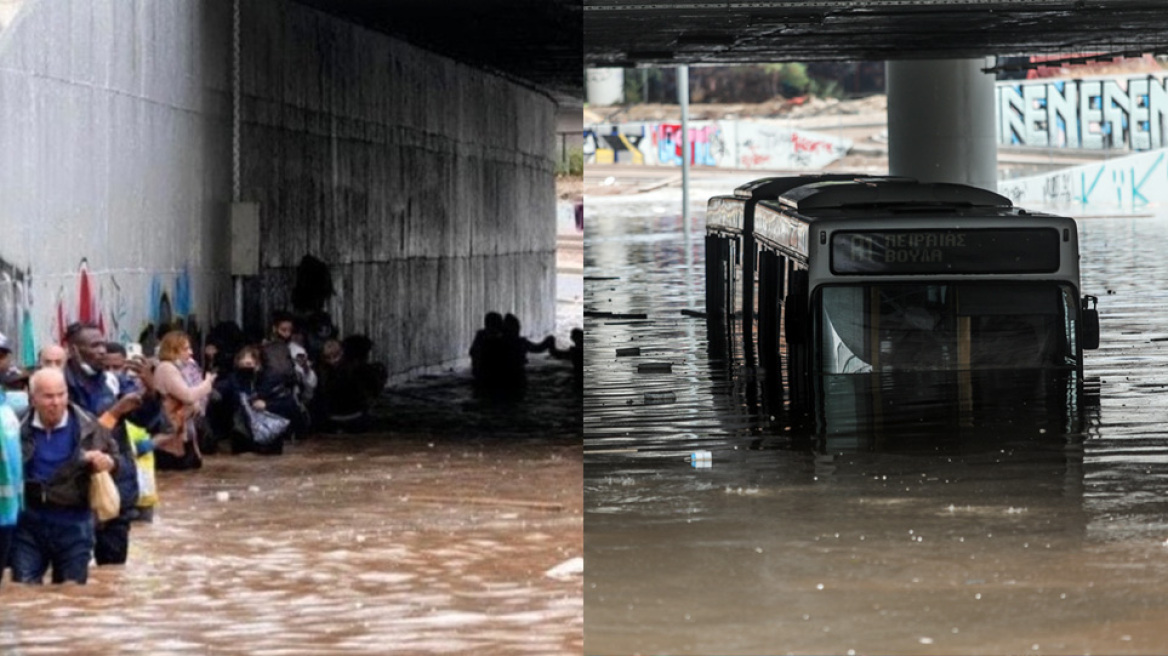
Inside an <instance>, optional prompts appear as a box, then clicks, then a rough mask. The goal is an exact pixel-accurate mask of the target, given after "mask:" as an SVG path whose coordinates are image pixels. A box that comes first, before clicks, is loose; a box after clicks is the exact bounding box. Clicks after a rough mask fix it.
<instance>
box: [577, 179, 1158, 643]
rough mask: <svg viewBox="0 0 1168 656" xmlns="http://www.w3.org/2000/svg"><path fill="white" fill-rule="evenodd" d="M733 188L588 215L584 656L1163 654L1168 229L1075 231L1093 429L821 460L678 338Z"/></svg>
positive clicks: (1142, 223) (1018, 423)
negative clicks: (712, 213)
mask: <svg viewBox="0 0 1168 656" xmlns="http://www.w3.org/2000/svg"><path fill="white" fill-rule="evenodd" d="M734 182H737V181H734ZM732 187H733V182H726V183H725V185H724V186H717V187H714V188H712V189H702V190H699V191H698V192H696V193H695V196H694V203H695V207H697V208H698V209H697V210H696V211H695V216H694V232H693V240H692V244H691V250H690V252H689V253H688V256H687V253H686V250H685V247H684V240H683V237H682V231H681V225H680V219H679V218H678V213H679V211H678V204H677V199H676V197H675V196H674V195H670V194H668V193H663V192H654V193H652V194H648V195H641V196H625V197H591V196H590V197H589V198H588V199H587V201H586V207H587V214H586V222H585V233H586V235H587V240H586V259H585V275H586V278H585V293H586V304H585V312H586V313H590V314H588V315H587V316H589V317H590V318H589V319H588V334H587V341H586V349H587V359H586V363H587V366H586V368H585V390H586V391H585V396H584V416H585V456H584V462H585V469H584V487H585V491H584V498H585V523H586V541H585V557H586V560H587V562H588V574H587V577H586V581H585V589H584V603H585V613H586V616H587V625H586V631H585V650H586V653H589V654H617V653H626V654H627V653H641V654H650V653H669V654H710V653H719V654H763V653H766V654H771V653H816V654H852V653H855V654H861V653H896V654H913V653H917V654H968V653H983V654H1022V653H1027V654H1031V653H1032V654H1072V653H1077V654H1149V653H1165V652H1166V651H1168V593H1166V592H1165V585H1166V583H1165V582H1166V581H1168V394H1165V392H1166V391H1168V368H1166V366H1165V365H1166V364H1168V313H1166V312H1165V310H1164V308H1165V307H1168V304H1166V301H1168V258H1165V257H1163V253H1164V251H1165V250H1166V249H1168V211H1164V210H1150V212H1152V213H1151V214H1145V215H1141V216H1135V217H1116V218H1091V219H1086V220H1083V221H1080V234H1081V239H1082V252H1083V258H1082V262H1083V292H1084V293H1088V294H1096V295H1098V296H1099V297H1100V304H1099V307H1100V312H1101V316H1102V328H1103V340H1102V347H1101V348H1100V349H1099V350H1097V351H1092V352H1089V353H1088V355H1087V360H1086V374H1087V376H1088V378H1090V379H1098V386H1099V396H1098V402H1097V404H1096V405H1092V404H1091V403H1090V402H1089V399H1087V401H1088V402H1085V403H1083V404H1081V405H1078V406H1076V407H1073V408H1067V407H1063V408H1059V407H1053V408H1052V407H1051V403H1052V402H1049V401H1048V402H1047V404H1046V405H1045V406H1044V407H1043V408H1042V410H1041V411H1040V412H1030V410H1031V407H1030V406H1028V405H1027V404H1026V403H1024V402H1023V401H1022V400H1021V399H1018V398H1011V399H1006V401H1008V402H1010V403H1006V404H1005V405H1007V406H1009V405H1011V403H1012V406H1011V407H1012V409H1011V410H1008V411H1003V412H1002V413H990V414H991V416H992V415H994V414H997V415H998V416H996V417H992V420H993V425H992V426H989V425H985V424H983V425H982V426H983V428H981V429H978V428H977V427H976V426H975V427H974V428H973V429H968V428H966V429H963V431H962V432H961V434H960V435H957V434H955V433H953V432H952V431H950V430H947V429H934V428H930V427H928V426H924V427H922V425H920V424H919V423H918V422H917V417H916V414H915V413H914V412H913V411H908V412H904V413H902V414H899V415H892V416H884V417H882V423H881V426H880V430H879V431H875V432H876V433H878V435H876V436H875V437H873V436H872V434H869V435H867V436H865V437H863V438H862V439H839V440H833V441H830V442H824V441H818V442H817V441H811V442H808V441H805V440H800V439H795V438H794V437H792V434H791V433H792V431H789V430H787V429H785V428H784V427H783V422H782V420H781V417H780V418H779V419H778V420H776V421H772V416H773V415H774V414H775V413H776V410H777V409H780V408H781V406H776V405H775V404H774V403H773V401H772V402H768V399H771V398H773V390H770V389H768V386H767V385H765V384H763V381H764V380H765V372H764V371H763V370H762V369H761V368H758V369H756V368H754V367H750V366H748V365H747V363H746V362H745V361H744V360H743V358H742V357H741V355H732V356H729V357H723V356H722V355H720V354H719V353H718V352H717V349H713V351H712V350H711V348H710V341H711V340H710V335H709V333H708V332H707V325H706V322H705V321H704V320H702V319H700V318H694V317H691V316H687V315H685V314H683V313H682V310H684V309H697V310H701V309H702V308H703V292H702V289H703V282H702V271H703V268H702V250H703V248H702V212H701V210H700V206H701V204H702V202H703V200H704V197H705V196H708V195H709V194H710V193H724V192H727V191H729V190H730V189H731V188H732ZM1036 209H1037V208H1036ZM1090 214H1093V215H1098V214H1100V212H1098V211H1091V212H1090ZM691 262H692V265H693V267H692V268H691V267H690V266H689V264H690V263H691ZM600 313H613V314H612V315H604V314H600ZM639 314H644V315H645V318H644V319H640V318H637V315H639ZM715 341H716V340H715ZM618 349H625V350H622V351H621V354H620V355H618V352H617V350H618ZM632 349H639V352H638V351H635V350H632ZM653 363H656V364H657V365H658V367H657V368H656V370H654V369H653V368H652V367H650V368H649V369H648V370H645V369H644V368H643V367H641V365H644V364H653ZM662 364H668V365H669V367H661V366H660V365H662ZM884 393H885V394H886V397H885V401H887V407H895V406H896V403H895V402H896V400H897V399H896V396H895V395H896V394H897V391H896V390H884ZM900 393H902V394H905V392H903V391H902V392H900ZM887 395H891V398H890V397H889V396H887ZM906 398H907V397H906ZM1054 405H1055V406H1057V404H1054ZM1064 406H1065V404H1064ZM1064 411H1065V412H1064ZM780 412H781V410H780ZM1050 416H1055V417H1056V419H1054V420H1050V421H1049V422H1044V421H1041V420H1037V419H1036V417H1046V418H1048V419H1049V417H1050ZM1068 417H1069V419H1068ZM844 432H845V433H846V432H847V431H844ZM837 437H841V436H837ZM842 437H843V438H847V435H846V434H845V435H842ZM695 449H703V450H709V451H712V452H713V459H712V466H710V467H709V468H699V469H695V468H692V467H691V466H690V464H689V463H687V462H686V459H685V456H686V455H687V454H689V453H690V452H691V451H693V450H695Z"/></svg>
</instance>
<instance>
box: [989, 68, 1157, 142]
mask: <svg viewBox="0 0 1168 656" xmlns="http://www.w3.org/2000/svg"><path fill="white" fill-rule="evenodd" d="M1165 83H1166V79H1164V78H1154V77H1148V76H1142V77H1131V78H1116V79H1090V80H1086V79H1085V80H1045V81H1036V82H1024V83H1001V84H998V86H997V89H996V94H997V120H998V143H999V144H1000V145H1018V146H1057V147H1063V148H1093V149H1102V148H1126V149H1130V150H1149V149H1151V148H1160V147H1163V146H1168V135H1166V134H1165V127H1168V125H1166V118H1168V87H1166V86H1165Z"/></svg>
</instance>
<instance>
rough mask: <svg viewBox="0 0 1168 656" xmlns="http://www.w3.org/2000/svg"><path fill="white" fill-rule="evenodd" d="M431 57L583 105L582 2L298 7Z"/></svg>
mask: <svg viewBox="0 0 1168 656" xmlns="http://www.w3.org/2000/svg"><path fill="white" fill-rule="evenodd" d="M295 1H296V2H299V3H301V4H304V5H308V6H310V7H314V8H316V9H319V10H321V11H324V12H327V13H330V14H333V15H335V16H338V17H341V18H344V19H346V20H349V21H351V22H355V23H359V24H361V25H364V26H365V27H368V28H370V29H374V30H378V31H381V32H385V33H388V34H391V35H393V36H396V37H398V38H401V39H402V40H404V41H407V42H409V43H412V44H413V45H416V46H418V47H421V48H424V49H426V50H429V51H431V52H436V53H438V54H442V55H446V56H448V57H451V58H452V59H456V60H458V61H462V62H465V63H467V64H470V65H472V66H479V67H483V68H488V69H492V70H496V71H502V72H503V73H506V74H507V75H510V76H514V77H516V78H519V79H521V80H524V81H527V82H529V83H531V84H534V85H536V86H539V87H542V88H544V89H546V90H548V91H550V92H551V93H552V94H553V95H554V96H555V97H556V99H557V100H558V101H559V102H560V103H561V104H567V105H572V104H575V105H579V104H581V102H582V99H583V97H584V73H583V70H584V62H583V42H584V31H583V30H584V28H583V17H582V6H581V0H295Z"/></svg>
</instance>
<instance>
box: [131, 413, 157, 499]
mask: <svg viewBox="0 0 1168 656" xmlns="http://www.w3.org/2000/svg"><path fill="white" fill-rule="evenodd" d="M126 435H127V437H129V438H130V448H132V449H133V450H134V462H135V464H137V465H138V502H137V504H136V505H137V506H138V507H139V508H153V507H154V506H156V505H158V483H157V482H156V480H155V477H154V451H153V448H150V449H142V448H141V447H140V445H142V444H143V443H144V442H149V441H150V440H151V438H150V433H148V432H146V429H144V428H141V427H140V426H136V425H134V424H131V423H130V422H126ZM144 450H145V451H146V453H142V451H144ZM139 454H140V455H139Z"/></svg>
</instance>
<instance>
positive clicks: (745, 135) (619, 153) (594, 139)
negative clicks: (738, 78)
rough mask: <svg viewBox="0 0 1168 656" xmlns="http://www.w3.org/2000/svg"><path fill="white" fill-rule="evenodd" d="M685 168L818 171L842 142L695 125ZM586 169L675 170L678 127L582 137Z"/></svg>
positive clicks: (759, 124) (841, 150)
mask: <svg viewBox="0 0 1168 656" xmlns="http://www.w3.org/2000/svg"><path fill="white" fill-rule="evenodd" d="M688 135H689V139H690V142H691V143H692V144H693V146H692V148H693V150H692V155H691V158H690V162H691V163H692V164H694V165H697V166H717V167H727V168H748V169H760V168H764V169H820V168H823V167H825V166H827V165H828V164H831V163H832V162H834V161H836V160H838V159H839V158H841V157H843V156H844V155H846V154H847V152H848V150H850V149H851V147H852V142H851V141H850V140H848V139H844V138H840V137H836V136H832V135H826V134H820V133H816V132H809V131H805V130H794V129H791V128H789V127H785V126H783V125H782V124H780V123H778V122H775V121H756V120H730V121H695V122H694V123H693V124H691V125H690V127H689V131H688ZM584 141H585V145H584V157H585V162H587V163H589V164H656V165H668V166H680V165H681V158H682V154H681V125H680V124H678V123H625V124H619V125H601V126H594V127H590V128H588V129H586V130H585V131H584Z"/></svg>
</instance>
